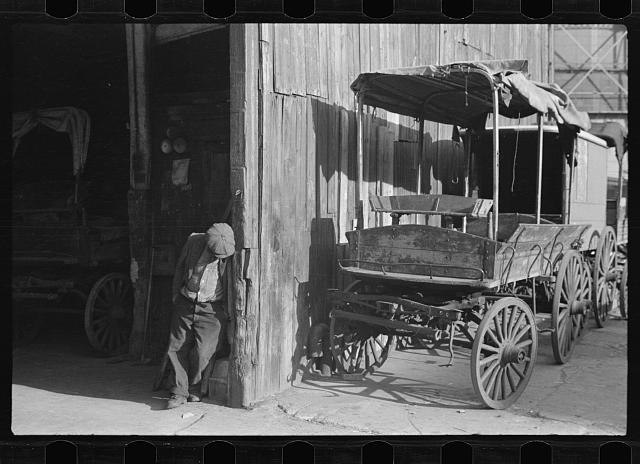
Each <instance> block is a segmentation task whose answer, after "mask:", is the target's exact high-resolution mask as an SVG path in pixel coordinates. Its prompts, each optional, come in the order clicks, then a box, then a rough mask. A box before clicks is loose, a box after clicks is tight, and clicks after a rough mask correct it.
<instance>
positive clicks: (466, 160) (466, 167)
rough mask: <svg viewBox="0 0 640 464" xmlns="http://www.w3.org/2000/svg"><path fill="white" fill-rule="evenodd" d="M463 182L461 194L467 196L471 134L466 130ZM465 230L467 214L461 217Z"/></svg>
mask: <svg viewBox="0 0 640 464" xmlns="http://www.w3.org/2000/svg"><path fill="white" fill-rule="evenodd" d="M463 143H464V184H463V187H462V188H463V190H462V195H464V196H465V197H468V196H469V169H470V163H471V134H469V131H468V130H467V133H466V134H465V137H464V141H463ZM466 231H467V216H464V217H463V218H462V232H466Z"/></svg>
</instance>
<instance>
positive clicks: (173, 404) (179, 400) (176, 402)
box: [165, 395, 187, 409]
mask: <svg viewBox="0 0 640 464" xmlns="http://www.w3.org/2000/svg"><path fill="white" fill-rule="evenodd" d="M186 402H187V399H186V398H185V397H184V396H182V395H171V398H169V400H168V401H167V405H166V406H165V409H173V408H177V407H178V406H182V405H183V404H185V403H186Z"/></svg>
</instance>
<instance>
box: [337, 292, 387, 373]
mask: <svg viewBox="0 0 640 464" xmlns="http://www.w3.org/2000/svg"><path fill="white" fill-rule="evenodd" d="M361 288H362V282H361V281H355V282H353V283H352V284H351V285H349V286H348V287H347V288H346V289H345V291H350V292H353V293H358V290H359V289H361ZM343 309H344V310H347V311H350V310H351V311H356V312H363V311H358V308H354V306H349V307H345V308H343ZM329 337H330V340H331V353H332V355H333V359H334V361H335V364H336V369H337V371H338V372H339V373H341V374H344V373H346V374H362V375H367V374H371V373H373V372H374V371H375V370H376V369H377V368H378V367H381V366H382V365H383V364H384V362H385V361H386V360H387V358H388V357H389V353H390V352H391V351H392V350H393V346H394V344H395V337H394V336H390V335H388V334H384V333H380V332H379V330H378V329H377V328H376V327H372V326H369V325H366V324H363V323H358V322H355V321H348V320H346V319H341V318H333V317H332V318H331V324H330V326H329Z"/></svg>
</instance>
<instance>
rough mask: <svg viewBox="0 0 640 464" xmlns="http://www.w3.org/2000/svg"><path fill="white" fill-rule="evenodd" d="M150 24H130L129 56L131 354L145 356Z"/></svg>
mask: <svg viewBox="0 0 640 464" xmlns="http://www.w3.org/2000/svg"><path fill="white" fill-rule="evenodd" d="M150 27H151V26H150V25H148V24H126V25H125V31H126V35H125V37H126V41H127V60H128V68H129V73H128V76H129V115H130V120H129V127H130V129H132V130H131V131H130V149H131V153H130V168H131V172H130V187H131V189H130V190H129V193H128V203H129V204H128V213H129V248H130V253H131V259H132V261H133V260H135V261H136V262H137V265H138V278H137V279H136V281H135V282H133V288H134V303H133V321H132V326H131V336H130V338H129V354H130V355H132V356H134V357H139V356H141V354H142V352H143V349H144V347H143V344H144V338H145V335H144V331H145V307H146V304H147V298H150V296H149V295H147V288H148V283H149V276H150V274H151V272H150V270H151V269H150V267H151V263H150V255H151V248H150V243H149V235H150V230H149V226H148V224H149V221H148V215H149V214H148V211H149V188H150V162H151V124H150V104H149V98H148V95H149V89H150V78H149V63H148V56H149V48H150V46H149V45H150V44H149V41H150Z"/></svg>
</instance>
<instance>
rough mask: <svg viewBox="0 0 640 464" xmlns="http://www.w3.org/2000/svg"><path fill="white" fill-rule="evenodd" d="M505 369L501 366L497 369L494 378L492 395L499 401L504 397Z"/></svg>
mask: <svg viewBox="0 0 640 464" xmlns="http://www.w3.org/2000/svg"><path fill="white" fill-rule="evenodd" d="M503 370H504V368H503V367H502V366H500V367H499V368H498V369H497V371H496V372H497V374H496V377H495V379H494V380H493V394H492V395H491V397H492V398H493V399H494V400H497V401H499V400H501V399H502V371H503Z"/></svg>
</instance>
